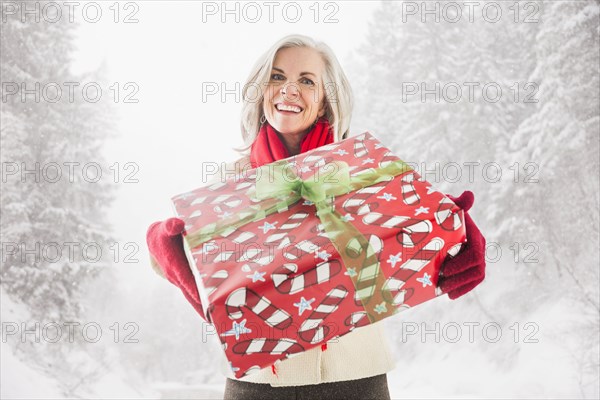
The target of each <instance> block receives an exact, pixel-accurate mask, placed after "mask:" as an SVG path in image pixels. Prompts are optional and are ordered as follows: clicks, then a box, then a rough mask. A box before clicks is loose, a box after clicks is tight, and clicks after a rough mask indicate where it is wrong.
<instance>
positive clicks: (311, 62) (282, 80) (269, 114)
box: [263, 47, 325, 137]
mask: <svg viewBox="0 0 600 400" xmlns="http://www.w3.org/2000/svg"><path fill="white" fill-rule="evenodd" d="M324 69H325V65H324V63H323V59H322V58H321V56H320V55H319V54H318V53H317V52H316V51H315V50H313V49H311V48H308V47H289V48H285V49H281V50H279V51H278V52H277V55H276V56H275V60H274V61H273V69H272V70H271V78H270V81H269V84H268V86H267V88H266V90H265V95H264V100H263V112H264V113H265V116H266V118H267V121H268V122H269V124H270V125H271V126H272V127H273V128H275V130H276V131H277V132H279V133H281V134H282V135H290V136H296V135H299V136H300V137H301V136H303V135H304V134H306V133H308V130H309V128H310V127H311V125H312V124H313V123H314V122H315V120H316V119H317V118H318V117H321V116H323V115H324V114H325V92H324V86H323V71H324Z"/></svg>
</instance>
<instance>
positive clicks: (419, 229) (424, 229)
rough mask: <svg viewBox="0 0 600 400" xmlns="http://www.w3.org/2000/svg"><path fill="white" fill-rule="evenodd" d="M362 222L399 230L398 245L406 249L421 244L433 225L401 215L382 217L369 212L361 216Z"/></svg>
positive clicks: (426, 221) (379, 214)
mask: <svg viewBox="0 0 600 400" xmlns="http://www.w3.org/2000/svg"><path fill="white" fill-rule="evenodd" d="M362 222H363V223H364V224H365V225H375V226H380V227H382V228H389V229H400V232H398V234H397V235H396V236H397V239H398V243H400V244H402V245H404V246H407V247H414V246H415V245H416V244H418V243H421V242H422V241H423V240H425V239H426V238H427V236H428V235H429V234H430V233H431V232H432V231H433V225H432V224H431V222H430V221H428V220H420V219H415V218H411V217H405V216H401V215H383V214H381V213H376V212H369V213H367V214H366V215H364V216H363V218H362Z"/></svg>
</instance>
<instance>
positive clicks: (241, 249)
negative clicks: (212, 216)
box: [192, 231, 269, 265]
mask: <svg viewBox="0 0 600 400" xmlns="http://www.w3.org/2000/svg"><path fill="white" fill-rule="evenodd" d="M234 234H235V235H236V236H235V237H232V238H231V239H230V240H231V242H232V243H234V245H235V250H226V249H225V250H221V249H220V248H219V246H218V245H216V244H215V242H206V245H203V246H202V247H201V248H199V249H198V250H196V251H194V252H193V253H192V254H193V255H194V256H200V257H201V258H202V262H203V263H210V264H212V263H219V262H227V261H229V260H230V259H234V260H235V261H236V262H244V261H249V260H251V261H252V262H255V263H257V264H259V265H265V264H268V262H269V257H268V256H267V257H265V258H258V257H261V256H262V253H263V249H262V248H259V247H258V246H250V245H249V244H252V243H256V239H257V238H258V235H256V234H255V233H253V232H245V231H234ZM246 243H247V244H248V245H247V246H246V245H244V244H246ZM242 245H243V246H242ZM257 258H258V259H257Z"/></svg>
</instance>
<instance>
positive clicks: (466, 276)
mask: <svg viewBox="0 0 600 400" xmlns="http://www.w3.org/2000/svg"><path fill="white" fill-rule="evenodd" d="M446 196H448V197H449V198H450V200H452V201H453V202H454V203H456V205H457V206H459V207H460V208H462V209H463V210H464V216H465V230H466V233H467V243H465V244H463V245H462V248H461V249H460V251H459V252H458V254H457V255H455V256H454V257H452V258H449V259H448V260H446V261H445V262H444V263H443V264H442V267H441V270H440V278H439V280H438V286H439V287H440V289H442V291H443V292H444V293H448V297H449V298H450V299H452V300H454V299H457V298H459V297H460V296H462V295H464V294H465V293H467V292H469V291H471V290H473V288H474V287H475V286H477V285H479V284H480V283H481V281H483V279H484V278H485V238H484V237H483V235H482V234H481V232H480V231H479V228H477V226H476V225H475V223H474V222H473V220H472V219H471V216H470V215H469V214H468V213H467V211H469V209H470V208H471V206H472V205H473V201H474V200H475V196H474V195H473V192H471V191H469V190H467V191H465V192H463V194H461V195H460V197H454V196H451V195H446Z"/></svg>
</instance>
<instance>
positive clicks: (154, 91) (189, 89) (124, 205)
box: [75, 1, 377, 272]
mask: <svg viewBox="0 0 600 400" xmlns="http://www.w3.org/2000/svg"><path fill="white" fill-rule="evenodd" d="M275 3H276V5H275V6H274V7H273V8H272V9H271V10H272V14H271V15H272V17H273V20H274V21H273V22H269V8H268V6H267V5H265V3H264V2H256V3H254V4H256V5H258V6H259V8H260V11H261V13H262V16H261V18H260V19H259V21H258V22H257V23H250V22H247V21H244V18H243V16H244V11H245V12H246V14H245V15H246V16H247V17H248V18H255V16H257V15H258V14H257V9H258V8H256V7H253V8H246V9H244V8H243V3H239V6H238V7H239V13H238V14H239V16H240V22H239V23H236V21H235V17H236V15H235V13H233V14H223V13H222V11H223V9H222V8H221V4H222V3H221V2H205V5H204V8H203V5H202V3H201V2H192V1H178V2H173V1H169V2H167V1H142V2H139V1H138V2H135V5H137V8H136V7H134V6H133V5H130V6H125V4H126V3H120V10H119V11H120V12H119V15H118V18H119V21H120V22H117V23H115V22H114V18H115V10H114V9H109V7H110V6H111V4H112V2H110V3H102V12H103V14H102V18H100V21H99V22H97V23H88V22H86V21H85V19H84V18H82V17H81V14H77V12H75V17H79V18H76V19H77V20H78V21H80V22H81V28H80V36H79V38H78V47H79V52H78V54H77V56H76V62H75V70H76V71H86V70H91V69H93V68H95V67H96V66H98V65H99V64H100V63H102V62H105V63H106V65H107V67H108V71H109V81H110V82H111V83H115V82H119V87H120V88H121V93H122V94H127V93H130V92H131V90H123V85H124V84H125V83H127V82H135V83H136V84H137V85H138V87H139V92H138V93H136V94H135V96H134V97H135V98H136V99H139V103H137V104H131V103H123V102H119V103H117V104H116V111H117V112H118V115H115V117H116V118H118V130H119V135H118V137H117V139H115V140H111V141H110V142H109V145H108V146H107V148H106V152H105V154H106V157H107V161H108V165H112V164H113V163H114V162H120V163H121V166H122V165H123V164H124V163H126V162H135V163H136V164H137V165H139V172H137V173H136V174H135V177H136V178H138V179H139V183H119V184H117V185H118V186H119V191H118V198H117V200H116V201H115V203H114V205H113V208H112V211H111V215H110V219H111V222H112V223H113V226H114V228H115V234H116V236H117V238H118V240H120V241H123V242H130V241H132V242H137V243H138V244H140V252H139V254H138V257H137V258H138V259H140V263H138V264H135V265H136V266H137V267H140V268H144V269H145V268H146V267H147V263H146V261H147V252H146V248H145V232H146V229H147V227H148V225H149V224H150V223H151V222H153V221H155V220H159V219H165V218H168V217H170V216H172V215H173V212H172V210H171V205H170V198H171V196H173V195H176V194H179V193H182V192H185V191H188V190H191V189H193V188H195V187H198V186H201V181H200V174H201V169H200V165H201V162H203V161H215V162H222V161H231V160H233V159H234V157H236V153H235V152H233V151H232V150H231V147H232V146H239V145H241V143H242V142H241V134H240V130H239V113H240V110H241V103H240V102H239V101H236V99H235V97H234V96H233V95H229V96H228V97H227V98H226V102H224V103H223V102H221V99H220V97H219V96H216V95H215V96H212V97H209V98H208V101H207V102H203V101H202V95H201V93H202V84H203V82H216V83H217V84H219V85H220V84H221V83H222V82H223V83H225V84H226V87H227V88H228V89H233V88H234V87H235V83H236V82H240V87H241V85H242V84H243V81H244V80H245V79H246V77H247V75H248V73H249V71H250V68H251V67H252V65H253V64H254V63H255V61H256V59H257V58H258V56H259V55H261V54H262V53H263V52H264V51H265V50H266V49H267V48H268V47H270V46H271V45H272V44H273V43H274V42H275V41H276V40H278V39H279V38H281V37H282V36H285V35H287V34H290V33H301V34H305V35H309V36H313V37H315V38H317V39H320V40H324V41H325V42H326V43H328V44H329V45H330V46H331V47H332V48H333V50H334V51H335V53H336V54H337V56H338V58H339V59H340V62H341V63H342V65H343V67H344V68H346V69H347V68H348V55H349V52H350V51H351V49H353V48H355V47H356V46H357V45H358V43H360V42H362V41H363V38H364V35H365V33H366V30H367V27H368V20H369V18H370V15H371V13H372V11H373V9H374V7H375V6H376V5H377V3H375V2H363V1H351V2H335V3H333V2H321V3H319V4H318V9H319V12H318V14H316V12H315V10H316V7H315V5H314V4H315V2H297V3H295V4H297V5H299V8H297V7H295V6H294V5H292V6H288V8H287V9H286V11H285V12H284V7H285V2H275ZM206 4H208V6H207V5H206ZM211 7H212V10H213V11H216V14H211V13H209V11H211ZM215 7H216V10H215ZM228 7H229V9H230V10H234V7H235V6H234V4H228ZM311 7H312V8H311ZM298 9H299V10H300V12H301V13H300V14H299V15H298V22H296V23H292V22H288V21H290V20H293V19H294V18H297V17H296V10H298ZM76 10H79V9H76ZM127 16H129V18H130V19H137V20H138V22H137V23H124V22H123V20H124V19H125V18H126V17H127ZM327 17H329V18H330V19H335V20H337V22H333V23H326V22H325V20H326V18H327ZM222 18H226V20H225V23H223V22H222V21H221V19H222ZM286 18H287V21H286ZM315 18H316V20H317V22H315ZM203 19H204V21H203ZM131 171H132V170H131V169H129V170H123V169H122V172H124V173H127V172H131ZM135 268H136V267H134V266H132V264H129V265H128V269H130V270H131V269H134V270H135ZM131 272H133V271H131Z"/></svg>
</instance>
